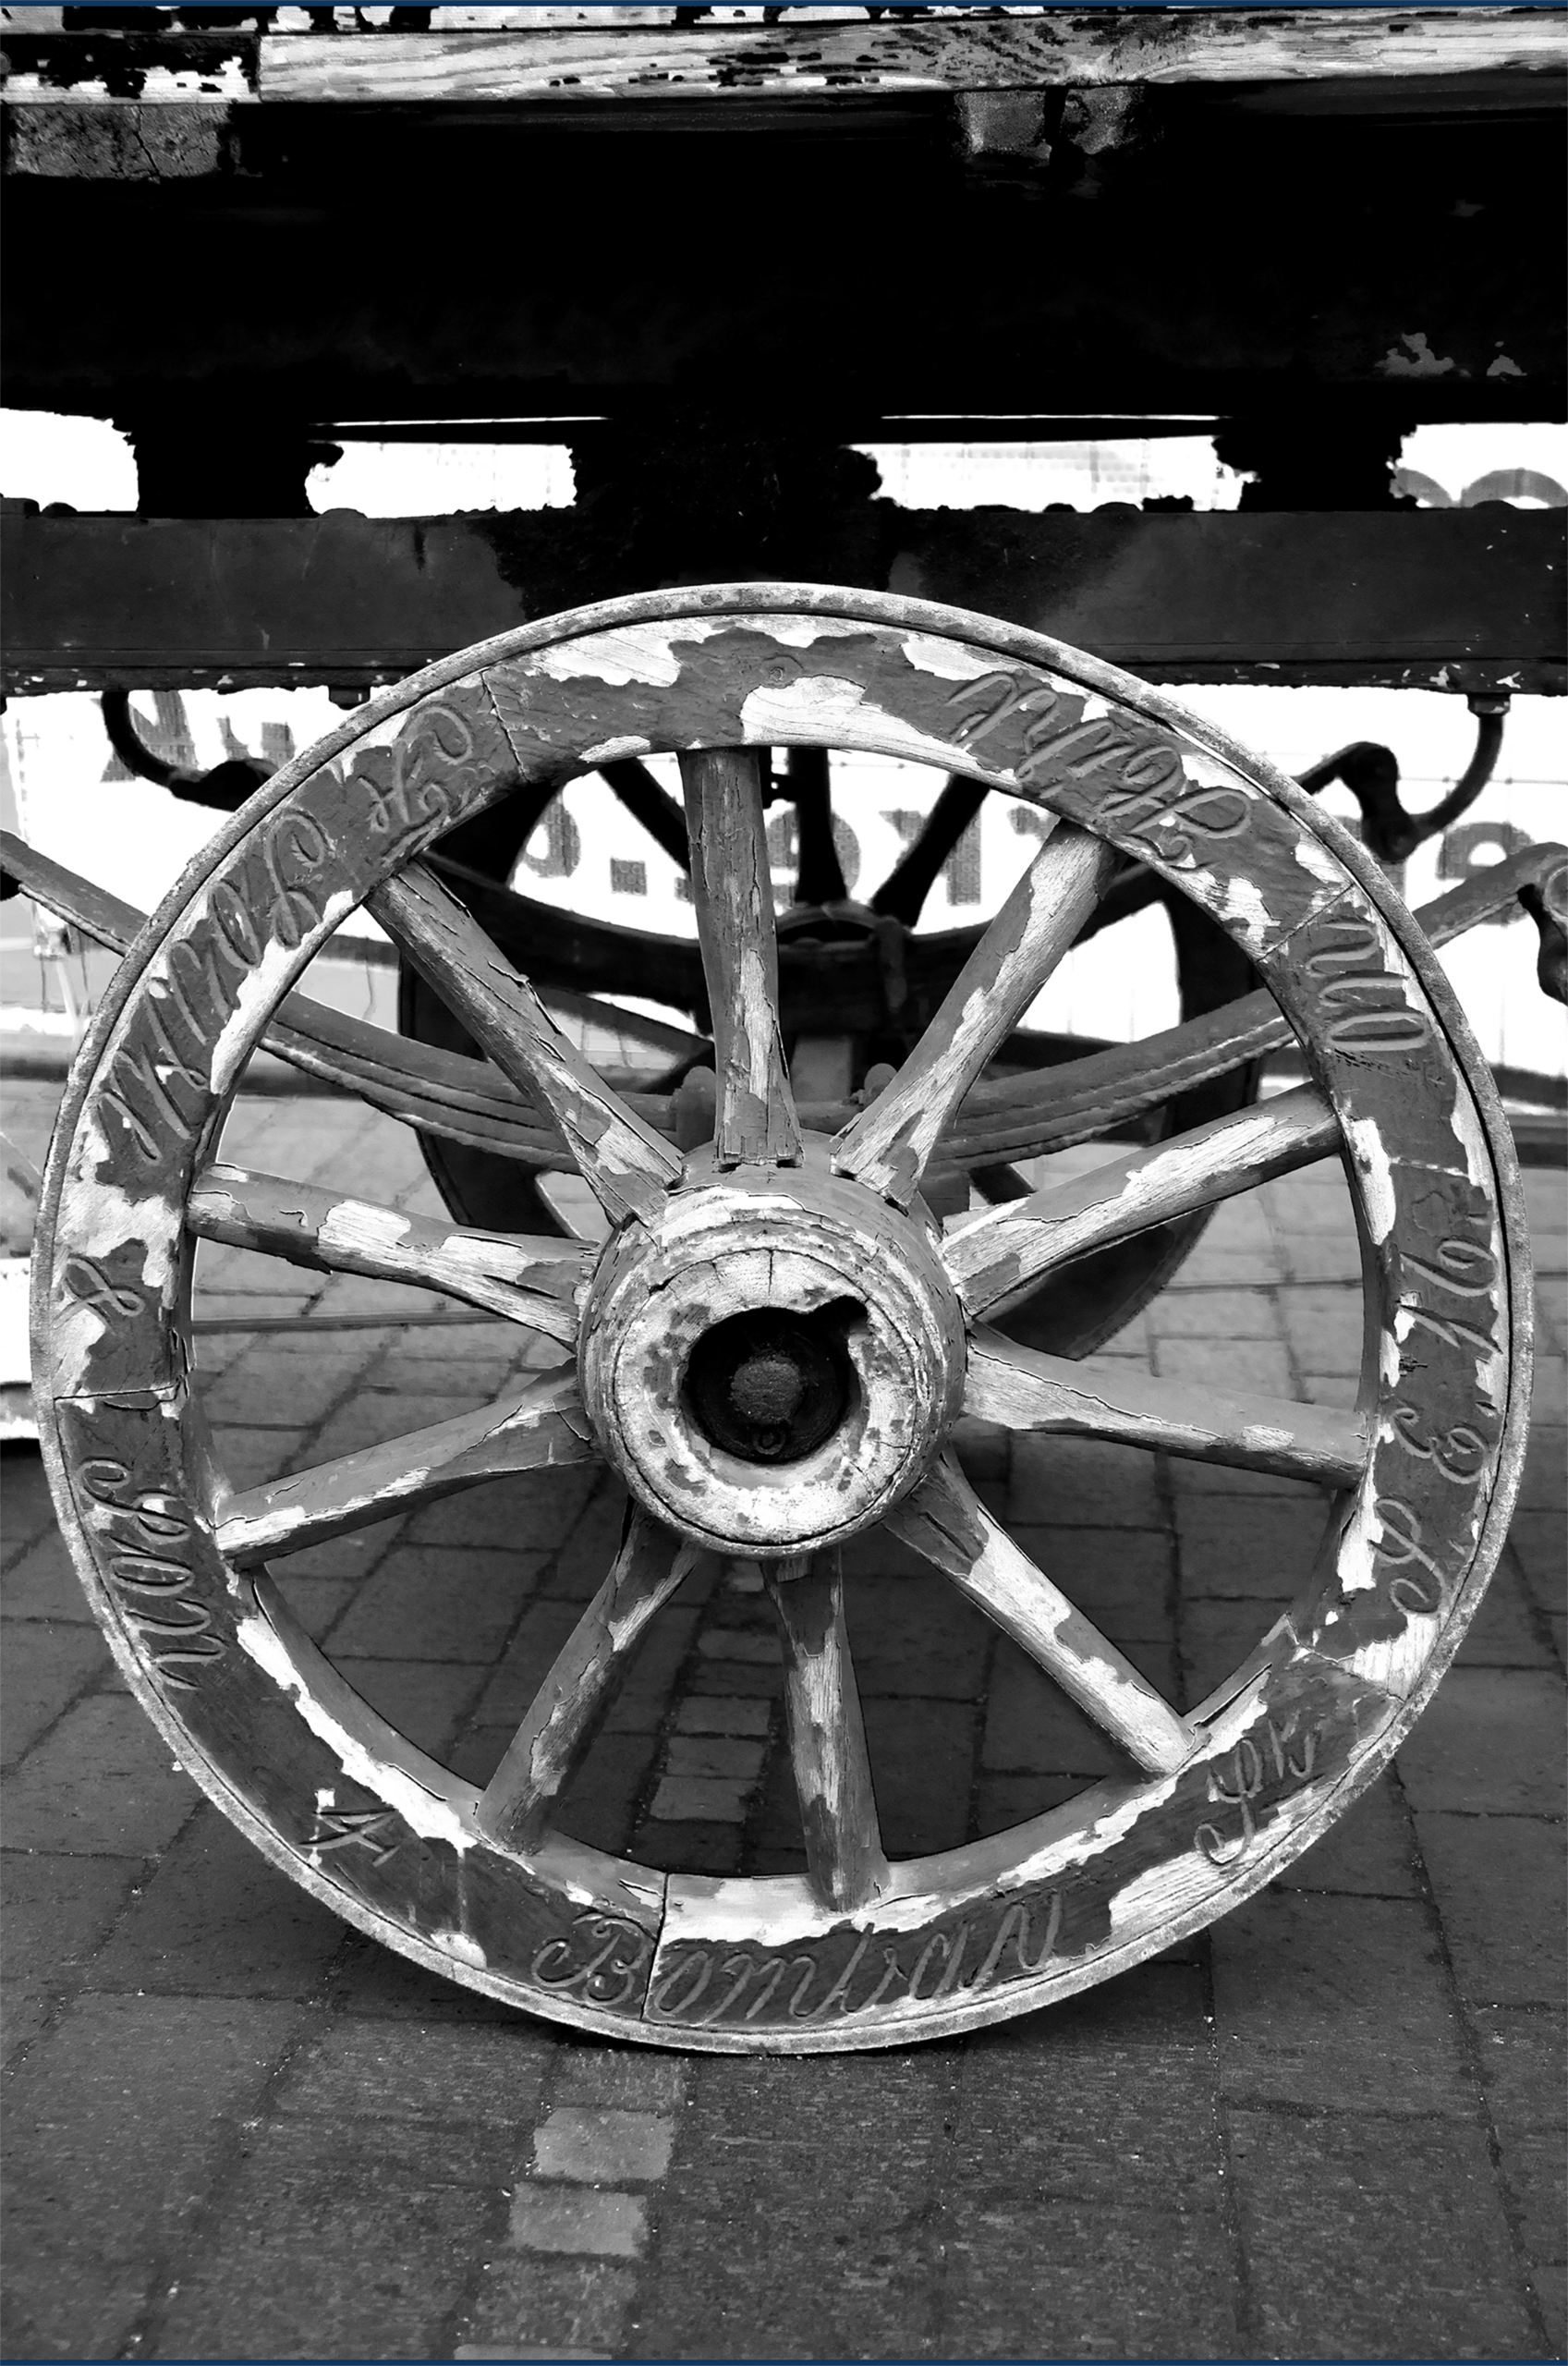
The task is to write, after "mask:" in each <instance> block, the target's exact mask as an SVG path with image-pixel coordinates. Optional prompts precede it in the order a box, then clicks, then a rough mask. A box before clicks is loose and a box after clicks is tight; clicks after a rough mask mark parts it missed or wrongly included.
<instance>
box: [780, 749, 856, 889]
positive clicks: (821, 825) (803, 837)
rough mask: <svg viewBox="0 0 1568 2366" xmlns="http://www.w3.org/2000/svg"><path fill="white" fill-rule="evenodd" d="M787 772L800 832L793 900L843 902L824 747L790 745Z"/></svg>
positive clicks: (830, 787)
mask: <svg viewBox="0 0 1568 2366" xmlns="http://www.w3.org/2000/svg"><path fill="white" fill-rule="evenodd" d="M787 771H788V776H789V793H790V796H791V797H792V798H793V799H794V800H795V813H796V827H797V829H798V832H799V841H798V843H799V851H798V854H797V856H796V870H795V900H796V903H797V904H842V903H843V902H844V901H845V898H846V897H847V896H848V894H849V890H848V888H847V887H846V886H845V884H844V868H843V865H842V864H841V863H840V861H839V859H838V848H837V847H836V846H834V844H833V787H832V781H831V778H830V775H829V772H828V751H827V750H826V749H825V748H792V749H791V750H790V751H789V756H788V759H787Z"/></svg>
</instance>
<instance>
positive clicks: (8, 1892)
mask: <svg viewBox="0 0 1568 2366" xmlns="http://www.w3.org/2000/svg"><path fill="white" fill-rule="evenodd" d="M141 1871H142V1864H141V1860H140V1857H45V1856H24V1855H23V1854H22V1852H21V1851H20V1850H19V1849H15V1848H8V1849H7V1850H6V1853H5V1855H4V1856H3V1857H0V1883H3V1884H4V1888H3V1892H0V1896H3V1899H4V1907H3V1913H0V1921H3V1922H4V1931H5V1973H6V1980H7V1982H11V1983H13V1984H14V1985H15V1986H16V1987H17V1988H18V1989H28V1990H39V1989H50V1988H55V1987H59V1988H66V1989H71V1988H76V1987H79V1985H80V1984H81V1977H82V1969H83V1966H84V1965H85V1964H87V1963H88V1961H89V1960H90V1959H91V1957H93V1956H94V1955H95V1954H96V1953H97V1950H98V1949H99V1947H100V1946H101V1945H103V1940H104V1938H105V1937H106V1936H107V1934H108V1933H109V1931H110V1930H111V1929H112V1927H113V1925H114V1922H115V1917H116V1916H117V1915H118V1914H120V1913H121V1912H122V1911H123V1910H124V1909H125V1906H126V1904H127V1901H128V1898H129V1896H130V1894H131V1891H132V1889H133V1888H134V1887H135V1885H136V1884H137V1882H138V1880H139V1879H140V1874H141Z"/></svg>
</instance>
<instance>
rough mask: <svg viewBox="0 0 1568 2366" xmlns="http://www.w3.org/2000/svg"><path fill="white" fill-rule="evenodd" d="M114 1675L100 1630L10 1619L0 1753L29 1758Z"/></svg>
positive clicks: (1, 1681)
mask: <svg viewBox="0 0 1568 2366" xmlns="http://www.w3.org/2000/svg"><path fill="white" fill-rule="evenodd" d="M114 1673H115V1663H114V1661H113V1659H112V1658H111V1657H110V1654H109V1646H108V1644H107V1643H106V1642H105V1641H104V1640H103V1633H102V1631H101V1630H100V1629H99V1628H96V1627H77V1626H68V1627H67V1626H64V1625H60V1626H55V1624H54V1623H53V1622H49V1621H45V1620H43V1619H20V1618H17V1619H7V1620H6V1625H5V1628H4V1640H3V1641H0V1750H3V1751H4V1762H5V1763H6V1765H7V1766H9V1765H11V1764H12V1763H13V1762H15V1761H16V1760H17V1759H18V1758H21V1757H23V1756H25V1754H26V1752H27V1751H28V1750H30V1749H31V1748H32V1745H33V1743H34V1742H35V1741H36V1740H37V1739H38V1737H39V1735H40V1734H42V1733H45V1732H47V1730H48V1728H49V1727H50V1726H52V1725H53V1724H54V1722H55V1718H56V1717H59V1716H63V1715H64V1714H65V1712H66V1711H67V1709H68V1708H69V1707H70V1704H71V1702H72V1701H74V1700H75V1699H76V1698H77V1696H78V1694H79V1693H80V1692H84V1691H86V1690H87V1689H88V1688H89V1687H90V1686H91V1685H95V1684H98V1683H100V1682H101V1681H102V1680H103V1677H106V1676H110V1675H112V1674H114Z"/></svg>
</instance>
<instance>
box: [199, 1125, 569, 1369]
mask: <svg viewBox="0 0 1568 2366" xmlns="http://www.w3.org/2000/svg"><path fill="white" fill-rule="evenodd" d="M185 1220H186V1223H187V1225H188V1226H189V1228H190V1230H191V1231H192V1232H194V1233H196V1234H197V1235H198V1236H199V1237H200V1238H201V1239H203V1240H222V1241H226V1242H228V1243H229V1244H230V1245H231V1246H232V1247H235V1248H238V1249H256V1250H261V1251H262V1253H263V1254H265V1255H268V1256H273V1257H283V1258H286V1259H287V1261H288V1262H289V1263H290V1264H292V1265H305V1266H309V1267H311V1268H314V1269H315V1270H317V1271H320V1272H322V1273H328V1274H370V1275H371V1276H373V1277H374V1278H376V1279H378V1280H382V1281H389V1282H410V1283H413V1284H415V1285H417V1286H418V1287H422V1288H425V1289H439V1290H444V1291H445V1292H446V1293H447V1295H448V1296H449V1297H451V1298H456V1299H463V1300H464V1302H465V1303H466V1304H468V1305H469V1306H480V1307H483V1308H484V1309H485V1310H486V1311H487V1312H489V1313H492V1314H502V1315H505V1316H506V1317H507V1318H508V1320H510V1321H511V1322H514V1323H525V1324H527V1326H528V1327H529V1329H530V1330H534V1331H542V1332H543V1333H545V1334H546V1335H547V1336H548V1337H550V1338H553V1339H560V1340H562V1341H564V1342H565V1345H566V1346H567V1347H575V1346H576V1345H577V1307H576V1299H577V1293H578V1291H579V1290H581V1289H582V1287H584V1285H585V1284H586V1282H587V1279H588V1270H589V1266H590V1262H591V1259H590V1252H589V1251H587V1250H575V1249H573V1248H572V1247H570V1246H569V1245H568V1244H567V1243H566V1242H565V1241H561V1240H551V1239H547V1238H546V1239H537V1240H536V1239H530V1238H529V1237H528V1236H527V1235H526V1234H521V1233H519V1234H516V1235H511V1236H507V1237H502V1236H501V1235H499V1234H496V1233H482V1232H473V1231H470V1230H469V1229H468V1226H464V1225H455V1224H452V1223H444V1222H441V1221H439V1220H438V1219H436V1218H434V1217H432V1216H420V1215H410V1214H409V1213H407V1210H406V1209H403V1208H387V1207H382V1206H380V1205H378V1204H377V1203H376V1202H375V1201H370V1200H357V1199H351V1198H346V1196H345V1195H344V1194H343V1193H342V1192H340V1191H323V1190H322V1189H321V1188H320V1187H319V1185H316V1184H313V1183H291V1182H286V1181H285V1180H283V1179H282V1178H281V1177H278V1176H275V1175H253V1174H250V1173H248V1172H247V1170H246V1169H245V1168H243V1167H239V1166H224V1165H218V1166H209V1167H205V1168H204V1169H203V1170H202V1172H201V1174H200V1175H199V1176H198V1177H197V1178H196V1181H195V1183H194V1185H193V1186H192V1188H191V1192H190V1197H189V1198H188V1201H186V1210H185Z"/></svg>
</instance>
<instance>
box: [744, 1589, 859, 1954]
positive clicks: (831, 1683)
mask: <svg viewBox="0 0 1568 2366" xmlns="http://www.w3.org/2000/svg"><path fill="white" fill-rule="evenodd" d="M763 1577H764V1579H765V1581H766V1583H767V1588H768V1592H769V1593H770V1594H771V1595H772V1602H773V1608H774V1609H775V1610H776V1611H777V1613H778V1618H779V1627H780V1629H781V1632H782V1634H783V1638H784V1712H785V1716H786V1719H787V1722H788V1727H789V1756H790V1764H791V1767H792V1768H793V1770H794V1774H795V1787H796V1795H797V1796H798V1798H799V1800H800V1817H801V1822H802V1823H803V1824H804V1825H805V1828H806V1861H807V1865H808V1869H809V1872H810V1877H811V1885H812V1887H813V1889H815V1891H816V1892H817V1895H818V1896H819V1897H820V1899H821V1901H822V1903H823V1905H824V1906H830V1907H837V1908H840V1909H851V1908H854V1907H857V1906H863V1905H864V1904H865V1903H866V1902H867V1901H868V1899H870V1898H873V1897H875V1896H878V1894H879V1893H880V1892H881V1890H882V1889H884V1888H885V1887H886V1885H887V1881H888V1866H887V1859H886V1858H885V1857H884V1856H883V1854H882V1843H881V1831H880V1829H879V1826H878V1823H877V1803H876V1799H875V1797H874V1795H873V1793H872V1789H871V1764H870V1760H869V1757H868V1756H867V1754H866V1728H865V1724H864V1721H863V1719H862V1717H861V1714H860V1695H859V1693H858V1692H857V1689H856V1686H855V1671H854V1668H853V1666H852V1665H851V1663H850V1657H849V1637H848V1634H847V1633H846V1631H845V1623H844V1581H843V1578H842V1576H841V1574H840V1569H839V1556H838V1554H837V1552H836V1551H834V1552H831V1553H819V1554H817V1555H814V1556H812V1557H811V1558H809V1559H808V1560H807V1561H804V1562H793V1561H787V1562H773V1563H772V1564H770V1565H768V1566H766V1567H764V1570H763Z"/></svg>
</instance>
